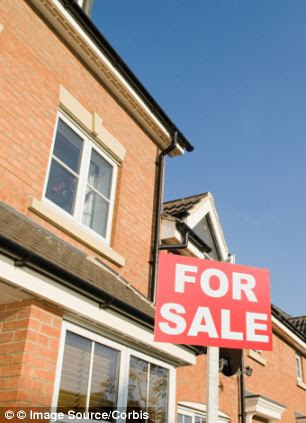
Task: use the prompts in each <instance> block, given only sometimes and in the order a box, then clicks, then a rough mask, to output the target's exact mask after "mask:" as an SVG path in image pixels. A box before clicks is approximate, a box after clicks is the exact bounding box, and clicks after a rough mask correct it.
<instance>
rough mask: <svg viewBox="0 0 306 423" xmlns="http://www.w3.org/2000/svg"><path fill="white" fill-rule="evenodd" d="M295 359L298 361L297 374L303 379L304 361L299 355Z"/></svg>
mask: <svg viewBox="0 0 306 423" xmlns="http://www.w3.org/2000/svg"><path fill="white" fill-rule="evenodd" d="M295 361H296V374H297V377H298V379H302V376H303V375H302V362H301V357H300V356H299V355H296V356H295Z"/></svg>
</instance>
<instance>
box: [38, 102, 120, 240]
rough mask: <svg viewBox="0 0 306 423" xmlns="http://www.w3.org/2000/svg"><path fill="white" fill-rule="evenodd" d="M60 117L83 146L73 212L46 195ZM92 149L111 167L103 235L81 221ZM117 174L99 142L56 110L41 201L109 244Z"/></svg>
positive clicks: (112, 160) (115, 164)
mask: <svg viewBox="0 0 306 423" xmlns="http://www.w3.org/2000/svg"><path fill="white" fill-rule="evenodd" d="M60 119H61V120H62V121H63V122H64V123H66V124H67V125H68V126H69V128H70V129H72V130H73V131H74V132H75V133H76V134H77V135H79V136H80V137H81V138H82V139H83V148H82V151H81V160H80V171H79V176H78V187H77V190H76V195H75V201H74V204H75V205H74V212H73V214H70V213H68V212H66V211H65V210H64V209H62V208H61V207H59V206H58V205H57V204H55V203H53V201H51V200H50V199H49V198H47V197H46V192H47V186H48V181H49V176H50V170H51V164H52V158H53V151H54V145H55V139H56V134H57V128H58V123H59V120H60ZM92 150H95V151H96V152H97V153H98V154H99V155H100V156H101V157H103V159H105V160H106V161H107V162H108V163H109V164H110V165H111V166H112V169H113V172H112V181H111V192H110V198H109V210H108V219H107V225H106V236H105V237H103V236H102V235H100V234H98V233H97V232H96V231H94V230H93V229H91V228H90V227H89V226H87V225H85V224H84V223H83V222H82V218H83V210H84V204H85V201H84V199H85V193H86V186H87V180H88V171H89V165H90V158H91V151H92ZM117 175H118V163H117V162H116V161H115V160H114V159H113V158H111V157H110V156H109V155H108V154H107V153H106V152H105V151H104V150H103V149H102V148H101V146H100V145H99V144H97V143H96V142H95V140H94V139H93V137H91V136H90V135H89V134H88V133H87V132H86V131H85V130H83V129H82V128H81V127H80V126H78V125H77V124H76V122H75V121H73V120H72V119H71V118H70V117H69V116H67V115H66V114H65V113H64V112H63V111H62V110H60V111H58V114H57V117H56V122H55V127H54V133H53V140H52V146H51V151H50V156H49V163H48V167H47V173H46V178H45V183H44V189H43V201H44V202H46V203H47V204H48V205H50V206H52V207H53V208H55V209H56V210H57V211H59V212H60V213H62V214H63V216H65V217H67V218H68V219H70V220H71V221H72V222H74V223H76V224H78V225H80V226H81V227H82V228H84V229H85V230H86V231H87V232H88V233H89V234H91V235H93V236H94V237H96V238H97V239H98V240H101V241H103V242H104V243H106V244H110V238H111V229H112V221H113V213H114V203H115V191H116V185H117Z"/></svg>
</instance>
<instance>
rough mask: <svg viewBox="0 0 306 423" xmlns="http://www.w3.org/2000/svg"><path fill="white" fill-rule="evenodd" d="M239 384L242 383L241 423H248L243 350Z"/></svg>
mask: <svg viewBox="0 0 306 423" xmlns="http://www.w3.org/2000/svg"><path fill="white" fill-rule="evenodd" d="M239 382H240V416H241V423H246V418H245V384H244V359H243V350H242V356H241V368H240V376H239Z"/></svg>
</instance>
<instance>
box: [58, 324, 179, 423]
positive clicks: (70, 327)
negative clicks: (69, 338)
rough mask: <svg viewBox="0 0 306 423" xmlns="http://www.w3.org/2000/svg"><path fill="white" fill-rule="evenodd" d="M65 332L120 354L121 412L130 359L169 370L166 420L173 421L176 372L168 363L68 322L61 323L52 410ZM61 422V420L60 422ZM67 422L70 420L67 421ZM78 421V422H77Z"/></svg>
mask: <svg viewBox="0 0 306 423" xmlns="http://www.w3.org/2000/svg"><path fill="white" fill-rule="evenodd" d="M67 331H69V332H72V333H75V334H77V335H80V336H83V337H85V338H87V339H89V340H90V341H94V342H97V343H99V344H102V345H105V346H107V347H110V348H113V349H115V350H117V351H119V352H120V359H119V379H118V397H117V406H116V407H117V408H118V409H120V410H121V411H124V410H126V407H127V400H128V382H129V371H130V366H129V365H130V357H131V356H134V357H137V358H140V359H142V360H145V361H147V362H148V363H151V364H156V365H158V366H160V367H163V368H165V369H167V370H169V386H168V390H169V392H168V410H167V411H168V413H167V415H168V418H167V421H168V422H169V423H173V422H174V421H175V387H176V372H175V368H174V367H173V366H171V365H170V364H168V363H165V362H163V361H161V360H158V359H156V358H153V357H151V356H149V355H147V354H146V353H142V352H140V351H138V350H134V349H132V348H129V347H128V346H125V345H122V344H119V343H117V342H115V341H113V340H110V339H109V338H105V337H104V336H102V335H99V334H97V333H95V332H92V331H91V330H89V329H86V328H84V327H82V326H78V325H76V324H75V323H71V322H68V321H63V324H62V330H61V337H60V346H59V352H58V362H57V368H56V376H55V383H54V392H53V398H52V410H54V411H55V410H56V408H57V403H58V396H59V389H60V383H61V374H62V364H63V358H64V349H65V339H66V333H67ZM62 421H63V420H62ZM67 421H68V422H69V421H71V420H67ZM78 421H80V420H78ZM92 421H93V420H87V422H92ZM116 422H118V423H124V422H125V420H121V419H118V420H116Z"/></svg>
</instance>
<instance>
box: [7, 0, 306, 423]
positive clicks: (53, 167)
mask: <svg viewBox="0 0 306 423" xmlns="http://www.w3.org/2000/svg"><path fill="white" fill-rule="evenodd" d="M90 3H91V2H90V1H86V0H78V1H73V0H18V1H16V0H2V1H1V2H0V52H1V61H0V96H1V102H0V107H1V108H2V110H1V114H0V128H1V135H0V136H1V138H0V227H1V231H0V292H1V295H0V331H1V332H0V343H1V347H0V406H1V407H12V406H20V407H26V406H28V407H46V409H49V408H50V407H51V406H52V407H53V408H56V409H57V410H58V411H65V410H66V409H67V408H69V409H75V410H81V411H88V410H93V411H94V410H100V409H107V408H108V407H115V408H121V409H127V410H129V409H132V408H137V407H138V408H141V409H146V408H150V409H151V410H152V413H151V420H150V421H151V422H152V423H153V422H154V423H155V422H156V423H162V422H168V423H172V422H175V421H176V415H177V412H178V421H179V422H180V423H182V422H183V423H199V422H202V421H204V419H205V410H206V408H205V378H204V377H203V374H205V361H206V358H205V348H204V349H198V348H194V347H191V346H177V345H170V344H158V343H154V342H153V325H154V306H153V301H152V299H153V298H154V266H152V263H153V264H154V260H155V258H156V245H157V244H156V242H157V241H159V238H157V235H158V233H159V228H158V227H159V219H158V215H159V211H160V198H159V193H160V192H161V188H162V179H163V173H162V171H163V159H164V156H165V155H166V154H170V155H171V156H176V155H181V154H183V153H184V151H190V150H192V146H191V145H190V143H189V142H188V140H187V139H186V138H185V137H184V135H183V134H182V133H181V132H180V131H179V130H178V128H177V127H176V126H175V124H174V123H173V122H172V121H171V120H170V119H169V118H168V116H167V115H166V114H165V113H164V111H163V110H162V109H161V108H160V107H159V106H158V104H157V103H156V102H155V101H154V99H153V98H152V97H151V96H150V94H149V93H148V92H147V91H146V90H145V89H144V87H143V86H142V85H141V83H140V82H139V81H138V80H137V79H136V77H135V76H134V75H133V74H132V73H131V71H130V70H129V69H128V68H127V67H126V65H125V64H124V63H123V62H122V60H121V59H120V57H119V56H118V55H117V53H116V52H115V51H114V50H113V49H112V48H111V46H110V45H109V44H108V43H107V41H106V40H105V39H104V38H103V36H102V35H101V34H100V32H99V31H98V30H97V29H96V28H95V27H94V26H93V24H92V22H91V21H90V19H89V18H88V16H87V15H86V13H84V11H85V12H88V10H89V9H90ZM80 6H82V7H83V9H84V10H82V8H81V7H80ZM162 152H163V153H162ZM187 234H188V236H187ZM161 239H162V243H163V244H164V245H165V244H167V245H172V246H175V245H177V244H182V243H183V242H184V241H186V247H185V248H180V249H177V250H176V251H175V252H176V253H178V254H185V255H192V256H196V257H201V258H206V259H209V258H212V259H215V260H222V261H225V260H230V259H231V256H230V255H229V250H228V248H227V245H226V242H225V240H224V236H223V232H222V228H221V225H220V222H219V219H218V216H217V212H216V209H215V206H214V202H213V198H212V196H211V195H210V194H201V195H199V196H194V197H190V198H189V199H180V200H176V201H172V202H168V203H165V205H164V213H163V216H162V225H161ZM157 252H158V251H157ZM273 313H274V319H275V320H274V331H275V339H276V341H275V345H276V346H277V348H276V350H275V351H274V352H273V353H271V354H272V355H271V356H268V355H266V354H265V353H262V354H260V353H258V352H252V351H250V352H249V353H248V357H247V358H246V363H245V365H246V366H247V365H249V366H250V367H252V368H253V374H252V376H251V377H250V378H247V379H246V381H245V382H246V401H245V402H246V413H247V418H248V419H249V421H267V418H269V415H268V414H267V412H266V409H269V410H270V411H269V412H270V413H272V412H273V413H278V414H277V416H276V418H275V419H276V420H279V419H280V418H282V421H285V422H293V421H295V419H296V421H298V422H300V423H302V422H303V418H304V416H305V415H306V409H305V404H306V400H305V392H306V391H305V390H304V388H305V386H304V383H305V377H306V369H305V361H306V360H305V356H306V349H305V342H306V341H305V333H304V335H303V333H302V329H301V328H303V327H304V326H303V318H300V319H294V318H291V317H290V316H288V315H285V314H284V313H282V312H280V311H279V310H278V309H276V308H275V309H274V310H273ZM203 353H204V354H203ZM254 357H255V358H254ZM270 357H274V358H270ZM292 358H293V361H292ZM278 363H284V364H286V371H281V372H280V368H279V366H278ZM273 378H275V379H277V383H276V384H273ZM303 378H304V379H303ZM263 381H267V382H269V383H270V382H271V384H269V383H267V382H266V383H263ZM282 384H284V385H286V387H287V386H288V390H286V391H285V390H284V389H282ZM272 385H273V386H272ZM275 385H276V387H275ZM289 386H290V390H289ZM238 388H239V376H235V377H233V378H225V377H223V376H221V380H220V413H219V420H220V421H221V422H227V421H232V422H238V414H239V410H238V408H239V397H240V393H239V389H238ZM291 388H292V389H291ZM274 390H276V391H275V392H274ZM289 392H290V401H289V396H288V395H287V396H288V398H285V396H286V394H288V393H289ZM273 404H274V408H275V409H276V411H275V410H274V409H273ZM265 407H266V408H265ZM277 407H278V408H277ZM285 407H286V409H285ZM271 408H272V411H271ZM258 409H260V410H259V411H258ZM273 410H274V411H273ZM265 413H266V414H265ZM273 416H274V415H273ZM280 416H282V417H280ZM252 418H253V420H250V419H252ZM263 418H265V419H266V420H263ZM117 421H124V420H117ZM130 421H132V420H131V419H130Z"/></svg>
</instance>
